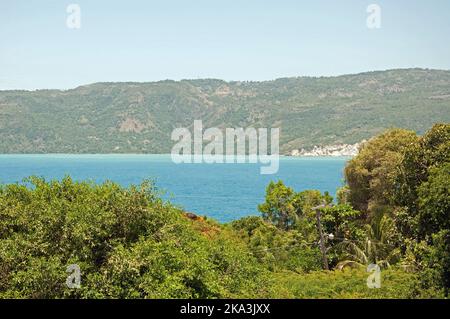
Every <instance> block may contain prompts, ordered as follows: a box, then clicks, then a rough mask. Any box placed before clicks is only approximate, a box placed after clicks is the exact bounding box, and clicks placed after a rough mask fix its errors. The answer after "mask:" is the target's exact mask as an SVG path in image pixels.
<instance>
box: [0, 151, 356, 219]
mask: <svg viewBox="0 0 450 319" xmlns="http://www.w3.org/2000/svg"><path fill="white" fill-rule="evenodd" d="M347 160H348V158H346V157H336V158H334V157H332V158H330V157H310V158H307V157H281V158H280V166H279V171H278V173H277V174H274V175H261V174H260V166H261V165H260V164H174V163H173V162H172V160H171V157H170V155H128V154H127V155H65V154H46V155H0V183H15V182H20V181H21V180H22V179H23V178H25V177H27V176H30V175H37V176H42V177H45V178H46V179H55V178H56V179H61V178H62V177H64V176H65V175H70V176H72V178H73V179H75V180H84V179H88V180H92V181H94V182H102V181H105V180H112V181H115V182H117V183H119V184H121V185H123V186H128V185H130V184H139V183H140V182H141V181H142V180H143V179H153V180H155V182H156V185H157V186H158V188H159V189H162V190H164V191H166V195H164V196H165V198H167V199H169V200H170V201H171V202H172V203H174V204H176V205H179V206H181V207H183V208H184V209H185V210H187V211H190V212H193V213H196V214H200V215H207V216H210V217H213V218H215V219H217V220H219V221H221V222H228V221H231V220H234V219H238V218H241V217H243V216H247V215H258V210H257V205H258V204H259V203H261V202H262V201H263V200H264V193H265V188H266V186H267V184H268V183H269V181H271V180H274V181H276V180H278V179H281V180H283V181H284V182H285V183H286V184H287V185H288V186H291V187H293V188H294V189H295V190H296V191H301V190H304V189H319V190H321V191H329V192H330V193H331V194H335V192H336V189H337V188H338V187H339V186H341V185H342V182H343V181H342V178H343V168H344V165H345V162H346V161H347Z"/></svg>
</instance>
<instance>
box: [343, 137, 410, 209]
mask: <svg viewBox="0 0 450 319" xmlns="http://www.w3.org/2000/svg"><path fill="white" fill-rule="evenodd" d="M417 139H418V137H417V136H416V134H415V133H414V132H413V131H407V130H402V129H391V130H388V131H386V132H384V133H383V134H381V135H378V136H377V137H374V138H372V139H371V140H369V141H368V142H366V143H365V144H364V145H363V146H362V149H361V150H360V152H359V154H358V155H357V156H356V157H354V158H353V159H352V160H350V161H349V163H348V164H347V166H346V167H345V179H346V181H347V183H348V187H349V193H348V200H349V201H350V203H351V204H352V205H353V207H355V208H356V209H358V210H360V211H363V212H369V213H370V215H374V214H375V213H376V212H377V211H383V210H385V208H386V206H389V205H391V197H392V196H391V195H392V192H393V190H394V188H395V183H394V178H395V176H396V170H397V168H398V167H399V165H400V163H401V162H402V160H403V157H404V155H403V154H404V152H405V150H406V148H407V147H409V146H410V145H411V144H414V143H416V142H417Z"/></svg>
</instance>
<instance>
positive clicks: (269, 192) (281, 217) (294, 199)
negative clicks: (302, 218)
mask: <svg viewBox="0 0 450 319" xmlns="http://www.w3.org/2000/svg"><path fill="white" fill-rule="evenodd" d="M258 210H259V211H260V212H261V213H262V216H263V218H264V220H266V221H268V222H271V223H273V224H274V225H276V226H277V227H278V228H280V229H283V230H287V229H290V228H292V227H293V226H294V224H295V222H296V220H297V218H298V216H299V215H300V214H301V213H302V208H301V206H300V201H299V196H298V195H297V193H295V192H294V190H293V189H292V188H290V187H287V186H286V185H284V183H283V182H282V181H281V180H280V181H278V182H276V183H274V182H270V183H269V185H268V186H267V188H266V198H265V202H264V203H263V204H260V205H258Z"/></svg>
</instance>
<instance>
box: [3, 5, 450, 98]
mask: <svg viewBox="0 0 450 319" xmlns="http://www.w3.org/2000/svg"><path fill="white" fill-rule="evenodd" d="M70 4H77V5H78V6H79V8H80V19H79V21H80V28H69V27H68V26H67V19H68V17H69V16H70V13H68V12H67V11H66V10H67V7H68V5H70ZM371 4H376V5H378V6H379V8H380V15H379V17H380V19H379V21H380V25H379V26H380V28H369V27H368V24H367V19H368V17H369V16H371V17H373V15H372V14H373V12H367V8H368V6H369V5H371ZM70 21H73V20H71V19H70ZM370 21H373V20H370ZM410 67H421V68H432V69H446V70H448V69H450V1H448V0H430V1H424V0H395V1H392V0H385V1H377V0H371V1H364V0H339V1H336V0H314V1H312V0H310V1H301V0H276V1H275V0H239V1H235V0H226V1H222V0H220V1H218V0H190V1H187V0H164V1H162V0H160V1H154V0H147V1H136V0H127V1H112V0H108V1H105V0H96V1H93V0H72V1H64V0H28V1H25V0H1V1H0V90H6V89H27V90H33V89H43V88H48V89H53V88H54V89H69V88H74V87H77V86H79V85H85V84H89V83H93V82H113V81H138V82H147V81H158V80H164V79H173V80H180V79H197V78H218V79H223V80H227V81H231V80H236V81H238V80H239V81H245V80H252V81H261V80H272V79H275V78H280V77H290V76H333V75H341V74H353V73H359V72H366V71H373V70H385V69H393V68H410Z"/></svg>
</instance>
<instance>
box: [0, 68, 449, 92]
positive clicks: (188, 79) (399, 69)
mask: <svg viewBox="0 0 450 319" xmlns="http://www.w3.org/2000/svg"><path fill="white" fill-rule="evenodd" d="M411 70H420V71H442V72H450V69H436V68H426V67H409V68H390V69H377V70H368V71H362V72H357V73H343V74H337V75H297V76H284V77H276V78H273V79H269V80H224V79H220V78H214V77H205V78H182V79H178V80H174V79H169V78H167V79H161V80H154V81H96V82H91V83H86V84H80V85H77V86H75V87H71V88H64V89H57V88H35V89H0V92H24V91H25V92H36V91H61V92H65V91H71V90H76V89H78V88H82V87H86V86H91V85H96V84H147V83H160V82H183V81H205V80H213V81H221V82H224V83H265V82H275V81H278V80H283V79H299V78H306V79H320V78H339V77H345V76H356V75H364V74H369V73H382V72H390V71H411Z"/></svg>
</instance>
